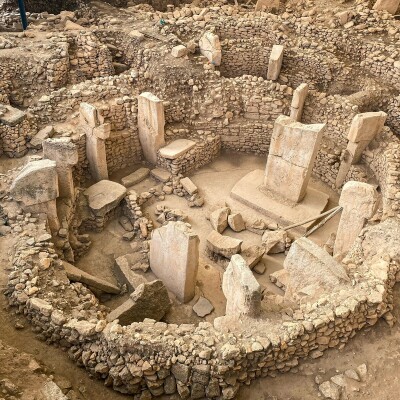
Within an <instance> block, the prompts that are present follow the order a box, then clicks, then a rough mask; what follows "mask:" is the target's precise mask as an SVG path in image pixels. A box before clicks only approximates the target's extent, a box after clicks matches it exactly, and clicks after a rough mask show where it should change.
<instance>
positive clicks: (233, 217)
mask: <svg viewBox="0 0 400 400" xmlns="http://www.w3.org/2000/svg"><path fill="white" fill-rule="evenodd" d="M228 225H229V228H231V229H232V230H233V231H234V232H241V231H244V230H245V229H246V225H245V223H244V220H243V217H242V214H239V213H235V214H230V215H228Z"/></svg>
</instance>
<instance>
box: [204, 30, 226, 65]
mask: <svg viewBox="0 0 400 400" xmlns="http://www.w3.org/2000/svg"><path fill="white" fill-rule="evenodd" d="M199 47H200V53H201V54H203V56H205V57H207V59H208V61H210V63H211V64H213V65H216V66H219V65H221V57H222V50H221V43H220V41H219V37H218V35H216V34H215V33H212V32H205V33H204V35H203V36H202V37H201V39H200V41H199Z"/></svg>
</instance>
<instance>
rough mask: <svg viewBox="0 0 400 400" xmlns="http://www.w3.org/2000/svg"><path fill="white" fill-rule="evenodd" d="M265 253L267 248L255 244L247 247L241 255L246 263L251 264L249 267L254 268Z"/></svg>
mask: <svg viewBox="0 0 400 400" xmlns="http://www.w3.org/2000/svg"><path fill="white" fill-rule="evenodd" d="M264 254H265V248H264V247H262V246H257V245H256V244H255V245H253V246H250V247H248V248H247V249H244V250H243V251H242V253H241V256H242V257H243V259H244V260H245V261H246V264H247V265H248V266H249V268H250V269H253V268H254V267H255V266H256V265H257V264H258V263H259V262H260V261H261V259H262V258H263V256H264Z"/></svg>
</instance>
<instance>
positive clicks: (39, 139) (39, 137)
mask: <svg viewBox="0 0 400 400" xmlns="http://www.w3.org/2000/svg"><path fill="white" fill-rule="evenodd" d="M53 134H54V127H53V125H48V126H46V127H45V128H43V129H41V130H40V131H39V132H38V133H37V134H36V135H35V136H34V137H33V138H32V139H31V141H30V145H31V147H33V148H35V149H38V148H40V147H41V146H42V143H43V141H44V140H46V139H48V138H51V137H52V136H53Z"/></svg>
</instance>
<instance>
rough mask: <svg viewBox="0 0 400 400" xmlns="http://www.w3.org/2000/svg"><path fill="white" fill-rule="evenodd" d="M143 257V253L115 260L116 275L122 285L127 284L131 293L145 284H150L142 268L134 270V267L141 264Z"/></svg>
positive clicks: (127, 255)
mask: <svg viewBox="0 0 400 400" xmlns="http://www.w3.org/2000/svg"><path fill="white" fill-rule="evenodd" d="M142 257H143V255H142V254H141V253H133V254H126V255H124V256H120V257H118V258H117V259H116V260H115V266H116V268H115V275H116V276H117V279H118V280H119V281H120V283H126V284H127V286H128V288H129V289H130V291H132V290H135V289H136V288H137V287H138V286H140V285H141V284H143V283H148V280H147V278H146V276H145V275H144V274H143V270H142V269H141V268H139V269H137V270H133V269H132V267H133V266H134V265H135V264H136V263H139V262H140V261H141V259H142Z"/></svg>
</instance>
